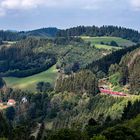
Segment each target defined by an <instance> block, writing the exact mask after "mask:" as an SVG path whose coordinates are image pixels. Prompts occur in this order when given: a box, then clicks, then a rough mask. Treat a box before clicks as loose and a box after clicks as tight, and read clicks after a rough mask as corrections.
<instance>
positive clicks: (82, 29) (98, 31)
mask: <svg viewBox="0 0 140 140" xmlns="http://www.w3.org/2000/svg"><path fill="white" fill-rule="evenodd" d="M57 36H59V37H64V36H92V37H94V36H95V37H96V36H115V37H121V38H124V39H128V40H132V41H133V42H140V34H139V32H138V31H135V30H132V29H127V28H122V27H115V26H102V27H96V26H88V27H86V26H78V27H74V28H70V29H66V30H60V31H58V33H57Z"/></svg>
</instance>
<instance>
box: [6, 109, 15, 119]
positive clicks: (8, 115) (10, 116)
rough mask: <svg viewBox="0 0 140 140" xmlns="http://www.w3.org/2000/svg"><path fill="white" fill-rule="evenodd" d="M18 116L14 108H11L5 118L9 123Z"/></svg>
mask: <svg viewBox="0 0 140 140" xmlns="http://www.w3.org/2000/svg"><path fill="white" fill-rule="evenodd" d="M15 115H16V111H15V108H14V107H9V108H7V109H6V112H5V116H6V118H7V119H8V121H13V120H14V118H15Z"/></svg>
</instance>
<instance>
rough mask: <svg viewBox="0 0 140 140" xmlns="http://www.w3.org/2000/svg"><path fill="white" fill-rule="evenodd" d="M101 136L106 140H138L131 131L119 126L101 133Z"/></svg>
mask: <svg viewBox="0 0 140 140" xmlns="http://www.w3.org/2000/svg"><path fill="white" fill-rule="evenodd" d="M102 135H104V136H105V137H106V138H107V140H139V138H140V137H139V136H138V135H137V134H136V132H135V131H134V130H133V129H131V128H129V127H126V126H121V125H120V126H115V127H113V128H109V129H107V130H105V131H103V133H102Z"/></svg>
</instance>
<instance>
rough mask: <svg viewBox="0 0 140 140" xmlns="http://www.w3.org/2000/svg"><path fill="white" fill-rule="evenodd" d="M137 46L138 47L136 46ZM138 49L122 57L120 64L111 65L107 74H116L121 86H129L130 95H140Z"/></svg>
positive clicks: (139, 55) (139, 51) (139, 50)
mask: <svg viewBox="0 0 140 140" xmlns="http://www.w3.org/2000/svg"><path fill="white" fill-rule="evenodd" d="M138 46H139V45H138ZM115 69H116V70H115ZM139 70H140V49H139V48H137V49H135V50H133V51H131V52H129V53H128V54H126V55H125V56H123V57H122V59H121V61H120V64H119V65H118V66H117V65H111V67H110V69H109V74H110V75H112V74H113V72H114V73H118V74H119V75H120V77H119V79H120V80H119V84H120V85H121V86H123V85H127V84H129V85H130V86H129V91H130V93H131V94H139V93H140V72H139Z"/></svg>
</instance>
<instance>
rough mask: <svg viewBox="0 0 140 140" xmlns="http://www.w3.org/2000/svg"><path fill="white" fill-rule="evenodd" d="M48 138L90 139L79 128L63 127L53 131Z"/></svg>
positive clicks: (66, 139) (60, 139)
mask: <svg viewBox="0 0 140 140" xmlns="http://www.w3.org/2000/svg"><path fill="white" fill-rule="evenodd" d="M46 140H89V138H88V136H87V135H86V134H85V133H83V132H81V131H78V130H71V129H61V130H59V131H56V132H53V133H51V134H50V135H49V136H48V138H47V139H46Z"/></svg>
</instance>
